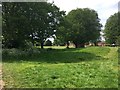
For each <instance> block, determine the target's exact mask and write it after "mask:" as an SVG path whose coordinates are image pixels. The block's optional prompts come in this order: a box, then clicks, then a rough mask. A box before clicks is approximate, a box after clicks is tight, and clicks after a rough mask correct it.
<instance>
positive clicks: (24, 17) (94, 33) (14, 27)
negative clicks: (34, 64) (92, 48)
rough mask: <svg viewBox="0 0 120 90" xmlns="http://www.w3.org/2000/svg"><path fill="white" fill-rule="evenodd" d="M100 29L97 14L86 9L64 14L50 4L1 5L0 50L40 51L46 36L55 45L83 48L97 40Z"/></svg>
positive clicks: (8, 3)
mask: <svg viewBox="0 0 120 90" xmlns="http://www.w3.org/2000/svg"><path fill="white" fill-rule="evenodd" d="M115 20H116V19H115ZM109 21H110V20H108V22H109ZM116 24H117V23H116ZM101 27H102V25H101V24H100V19H99V18H98V14H97V12H96V11H95V10H93V9H89V8H83V9H81V8H78V9H75V10H72V11H70V12H69V13H68V14H67V15H66V14H65V11H60V9H59V8H58V7H57V6H56V5H54V3H48V2H3V3H2V46H3V48H28V47H29V46H34V45H35V44H36V43H40V46H41V48H43V46H44V43H45V41H46V40H47V39H48V38H50V37H53V38H55V43H57V44H60V43H66V44H67V46H69V41H71V42H72V43H74V45H75V47H76V48H78V47H84V45H85V43H88V42H93V43H96V42H98V41H99V40H100V31H101ZM107 27H109V25H106V28H105V33H106V34H105V35H106V38H107V39H108V38H109V37H108V36H109V35H107V34H108V31H110V30H109V29H108V28H107ZM113 29H114V28H113ZM118 32H119V31H118ZM117 36H118V35H117ZM117 38H119V37H117ZM108 40H109V39H108ZM116 40H118V39H116Z"/></svg>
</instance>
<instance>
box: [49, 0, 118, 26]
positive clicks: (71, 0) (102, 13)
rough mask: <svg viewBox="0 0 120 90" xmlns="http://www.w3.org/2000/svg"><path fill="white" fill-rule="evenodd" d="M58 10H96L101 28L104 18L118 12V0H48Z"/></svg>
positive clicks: (104, 21)
mask: <svg viewBox="0 0 120 90" xmlns="http://www.w3.org/2000/svg"><path fill="white" fill-rule="evenodd" d="M53 1H54V4H55V5H56V6H58V7H59V8H60V10H64V11H66V14H67V13H68V12H69V11H71V10H73V9H76V8H90V9H94V10H95V11H97V13H98V16H99V18H100V19H101V21H100V23H102V25H103V28H104V25H105V23H106V20H107V19H108V18H109V17H110V16H111V15H113V14H114V13H116V12H118V2H119V1H120V0H48V2H53Z"/></svg>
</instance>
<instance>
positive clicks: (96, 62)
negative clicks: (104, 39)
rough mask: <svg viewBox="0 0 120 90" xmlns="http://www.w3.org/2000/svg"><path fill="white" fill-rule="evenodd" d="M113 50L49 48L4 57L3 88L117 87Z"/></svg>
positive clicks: (101, 48)
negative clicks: (42, 50) (31, 53)
mask: <svg viewBox="0 0 120 90" xmlns="http://www.w3.org/2000/svg"><path fill="white" fill-rule="evenodd" d="M117 50H118V48H117V47H88V48H79V49H74V48H71V49H52V50H49V51H45V52H42V53H39V54H37V55H31V56H24V57H22V56H20V57H15V56H14V57H12V56H11V57H6V58H4V59H3V80H4V82H5V87H6V88H14V87H17V88H27V87H29V88H30V87H33V88H118V53H117ZM8 60H9V61H8Z"/></svg>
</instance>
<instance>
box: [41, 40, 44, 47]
mask: <svg viewBox="0 0 120 90" xmlns="http://www.w3.org/2000/svg"><path fill="white" fill-rule="evenodd" d="M43 44H44V43H43V41H41V49H43V48H44V47H43V46H44V45H43Z"/></svg>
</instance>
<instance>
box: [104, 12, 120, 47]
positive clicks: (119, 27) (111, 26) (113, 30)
mask: <svg viewBox="0 0 120 90" xmlns="http://www.w3.org/2000/svg"><path fill="white" fill-rule="evenodd" d="M119 18H120V13H115V14H114V15H111V16H110V17H109V18H108V19H107V22H106V25H105V38H106V42H107V43H109V44H119V45H120V19H119Z"/></svg>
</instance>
